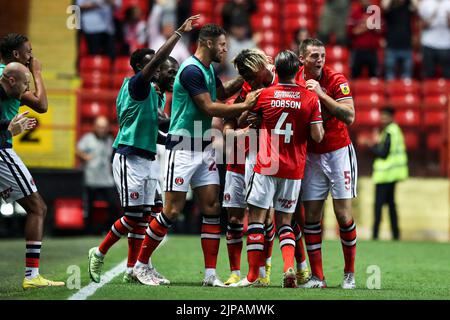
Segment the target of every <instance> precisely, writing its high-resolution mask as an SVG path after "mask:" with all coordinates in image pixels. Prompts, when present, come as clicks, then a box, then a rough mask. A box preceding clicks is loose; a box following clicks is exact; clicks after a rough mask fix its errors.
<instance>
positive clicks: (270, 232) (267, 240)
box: [263, 223, 275, 266]
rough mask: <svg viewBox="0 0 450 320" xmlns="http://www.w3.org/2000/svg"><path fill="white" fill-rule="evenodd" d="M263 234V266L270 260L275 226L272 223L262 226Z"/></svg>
mask: <svg viewBox="0 0 450 320" xmlns="http://www.w3.org/2000/svg"><path fill="white" fill-rule="evenodd" d="M264 231H265V236H264V259H265V261H264V264H263V266H264V265H265V264H266V263H267V262H268V261H270V260H271V258H272V249H273V241H274V239H275V226H274V225H273V223H271V224H269V225H267V226H264Z"/></svg>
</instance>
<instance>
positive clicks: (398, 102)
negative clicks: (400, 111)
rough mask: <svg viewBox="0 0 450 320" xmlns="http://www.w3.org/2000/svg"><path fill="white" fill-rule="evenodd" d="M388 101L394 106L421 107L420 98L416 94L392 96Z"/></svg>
mask: <svg viewBox="0 0 450 320" xmlns="http://www.w3.org/2000/svg"><path fill="white" fill-rule="evenodd" d="M388 103H389V104H390V105H391V106H392V107H394V108H414V107H416V108H419V107H420V98H419V96H418V95H416V94H411V93H408V94H406V95H403V96H392V97H390V98H389V99H388Z"/></svg>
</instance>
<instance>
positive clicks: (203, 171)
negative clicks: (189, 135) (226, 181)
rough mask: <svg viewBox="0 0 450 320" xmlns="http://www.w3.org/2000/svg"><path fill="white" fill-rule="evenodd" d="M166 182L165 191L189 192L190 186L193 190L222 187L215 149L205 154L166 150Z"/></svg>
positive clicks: (208, 149)
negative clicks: (210, 186)
mask: <svg viewBox="0 0 450 320" xmlns="http://www.w3.org/2000/svg"><path fill="white" fill-rule="evenodd" d="M164 180H165V182H166V186H165V191H180V192H188V190H189V185H190V186H191V188H192V189H195V188H198V187H202V186H207V185H214V184H215V185H220V178H219V172H218V171H217V165H216V159H215V150H214V148H206V149H205V150H204V151H203V152H202V151H191V150H176V149H169V150H166V162H165V168H164Z"/></svg>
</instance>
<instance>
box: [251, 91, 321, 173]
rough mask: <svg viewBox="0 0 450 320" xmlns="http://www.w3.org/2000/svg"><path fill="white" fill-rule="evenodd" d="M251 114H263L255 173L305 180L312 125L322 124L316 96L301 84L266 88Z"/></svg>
mask: <svg viewBox="0 0 450 320" xmlns="http://www.w3.org/2000/svg"><path fill="white" fill-rule="evenodd" d="M252 111H256V112H260V113H261V114H262V123H261V132H260V135H259V146H260V149H259V152H258V156H257V159H256V165H255V169H254V170H255V172H258V173H260V174H264V175H270V176H275V177H278V178H284V179H295V180H296V179H302V178H303V173H304V169H305V163H306V144H307V141H308V137H309V136H310V135H311V134H310V132H311V130H310V128H311V124H314V123H319V122H322V115H321V112H320V102H319V98H318V97H317V95H316V94H315V93H313V92H311V91H309V90H307V89H306V88H305V87H304V86H300V85H298V84H280V83H278V84H276V85H273V86H271V87H269V88H266V89H264V90H263V91H262V92H261V95H260V96H259V99H258V102H257V104H256V105H255V107H253V109H252Z"/></svg>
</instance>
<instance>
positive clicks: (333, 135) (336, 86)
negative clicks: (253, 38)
mask: <svg viewBox="0 0 450 320" xmlns="http://www.w3.org/2000/svg"><path fill="white" fill-rule="evenodd" d="M303 71H304V67H303V66H302V67H300V70H299V72H298V73H297V76H296V81H297V82H299V83H303V84H305V82H306V81H305V79H304V76H303ZM318 82H319V83H320V86H321V87H322V90H323V92H325V93H326V94H327V95H329V96H330V97H331V98H333V99H334V100H335V101H342V100H345V99H352V93H351V91H350V86H349V84H348V80H347V79H346V78H345V77H344V76H343V75H342V74H341V73H337V72H335V71H333V70H332V69H330V68H329V67H327V66H325V67H324V68H323V69H322V74H321V75H320V78H319V79H318ZM322 115H323V128H324V130H325V135H324V137H323V140H322V142H320V143H317V142H315V141H314V140H312V139H310V140H309V141H308V152H312V153H328V152H332V151H335V150H338V149H340V148H343V147H345V146H348V145H349V144H350V143H351V140H350V136H349V134H348V131H347V125H346V124H345V123H344V122H342V121H340V120H338V119H337V118H336V117H334V116H332V115H331V114H330V113H329V112H327V110H326V107H323V108H322Z"/></svg>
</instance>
